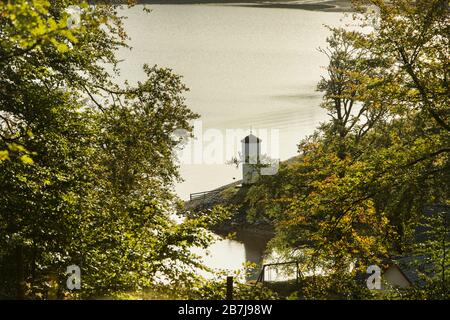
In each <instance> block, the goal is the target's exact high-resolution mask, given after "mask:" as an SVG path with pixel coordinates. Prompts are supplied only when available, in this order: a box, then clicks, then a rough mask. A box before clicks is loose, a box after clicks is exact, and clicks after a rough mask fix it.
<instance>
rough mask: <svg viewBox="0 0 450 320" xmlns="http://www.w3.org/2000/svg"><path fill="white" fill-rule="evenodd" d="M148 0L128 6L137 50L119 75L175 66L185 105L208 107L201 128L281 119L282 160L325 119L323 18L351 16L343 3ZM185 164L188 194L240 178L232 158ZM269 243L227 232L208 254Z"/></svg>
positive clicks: (226, 260)
mask: <svg viewBox="0 0 450 320" xmlns="http://www.w3.org/2000/svg"><path fill="white" fill-rule="evenodd" d="M151 9H152V10H153V11H152V13H150V14H147V13H145V12H143V11H142V7H141V6H136V7H133V8H131V9H125V10H124V12H125V15H126V16H128V19H127V21H126V23H125V25H126V30H127V32H128V33H129V35H130V37H131V46H132V47H133V50H132V51H128V50H122V51H121V52H120V58H122V59H124V62H123V63H122V75H121V77H122V78H123V79H128V80H130V82H135V81H137V80H142V79H143V78H144V74H143V72H142V65H143V64H144V63H148V64H150V65H153V64H157V65H159V66H163V67H169V68H171V69H173V71H174V72H175V73H177V74H180V75H182V76H183V77H184V78H183V79H184V82H185V84H186V85H187V86H188V87H189V88H190V92H189V93H188V94H187V95H186V98H187V105H188V106H189V107H190V108H191V109H192V110H193V111H195V112H197V113H199V114H200V115H201V120H202V126H203V130H207V129H209V128H214V129H218V130H220V131H221V132H223V133H225V130H226V129H243V130H247V131H248V130H249V128H253V130H254V131H255V132H256V133H257V132H258V130H259V129H266V130H271V129H277V130H279V140H278V141H277V142H278V147H279V157H278V158H280V159H281V160H284V159H287V158H289V157H291V156H293V155H295V154H296V151H297V146H296V145H297V144H298V142H299V141H300V140H301V139H302V138H304V137H305V136H306V135H309V134H311V133H312V132H313V131H314V128H316V127H317V125H318V124H319V123H320V122H321V121H323V120H325V119H326V112H325V111H324V110H322V109H321V108H319V104H320V101H321V95H320V93H317V92H316V91H315V88H316V84H317V82H318V81H319V80H320V76H321V75H322V74H324V73H325V70H324V66H326V65H327V59H326V57H325V56H324V55H323V54H321V53H319V52H318V51H317V48H318V47H325V46H326V42H325V39H326V37H327V35H328V34H329V31H328V30H327V29H326V28H325V27H324V25H325V24H326V25H330V26H337V25H343V24H344V22H343V21H342V19H343V18H344V15H343V14H342V13H330V12H314V11H305V10H297V9H269V8H249V7H238V6H224V5H153V6H151ZM263 140H264V139H263ZM263 144H264V141H263ZM239 147H240V146H239ZM225 160H229V159H225ZM181 174H182V176H183V178H184V180H185V181H184V182H183V183H179V184H177V185H176V191H177V193H178V195H179V196H180V197H181V198H182V199H188V198H189V194H190V193H194V192H200V191H205V190H211V189H214V188H217V187H219V186H221V185H224V184H226V183H230V182H232V181H233V178H235V179H240V178H241V172H240V170H239V169H236V168H235V167H234V166H231V165H226V164H204V163H203V164H189V165H183V164H182V165H181ZM255 244H257V245H255ZM264 247H265V241H264V240H261V239H255V238H252V236H250V235H249V236H248V237H244V238H241V239H240V241H232V240H222V241H219V242H217V243H216V244H214V245H213V246H212V247H211V248H210V252H211V254H210V255H209V256H206V258H205V261H206V263H207V264H208V265H210V266H212V267H217V268H227V269H238V268H239V267H240V266H241V265H242V263H243V262H244V261H245V260H252V261H255V260H260V258H261V255H262V253H263V251H264ZM202 254H204V253H202ZM249 258H250V259H249Z"/></svg>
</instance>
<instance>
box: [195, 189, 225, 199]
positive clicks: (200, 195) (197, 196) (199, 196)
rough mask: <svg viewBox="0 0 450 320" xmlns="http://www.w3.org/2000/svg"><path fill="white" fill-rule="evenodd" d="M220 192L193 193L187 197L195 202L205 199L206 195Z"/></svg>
mask: <svg viewBox="0 0 450 320" xmlns="http://www.w3.org/2000/svg"><path fill="white" fill-rule="evenodd" d="M220 191H221V190H210V191H202V192H195V193H191V194H190V195H189V199H190V200H195V199H198V198H202V197H203V199H204V198H205V197H206V195H208V194H212V193H219V192H220Z"/></svg>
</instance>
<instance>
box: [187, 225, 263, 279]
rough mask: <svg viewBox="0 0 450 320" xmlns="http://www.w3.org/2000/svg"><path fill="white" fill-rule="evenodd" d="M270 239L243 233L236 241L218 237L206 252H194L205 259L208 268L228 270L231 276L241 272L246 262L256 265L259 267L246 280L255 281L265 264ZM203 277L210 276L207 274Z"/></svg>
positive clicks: (238, 235) (239, 234)
mask: <svg viewBox="0 0 450 320" xmlns="http://www.w3.org/2000/svg"><path fill="white" fill-rule="evenodd" d="M269 239H270V237H268V236H261V235H256V234H254V233H247V232H244V233H243V232H241V233H238V234H237V236H236V238H235V239H234V240H230V239H224V238H221V237H219V236H218V240H217V241H216V242H215V243H214V244H212V245H211V246H210V247H209V249H208V250H207V251H206V252H205V251H203V250H198V249H197V250H194V252H195V253H197V254H199V255H201V256H202V257H203V261H204V263H205V265H206V266H208V267H210V268H213V269H215V270H227V271H228V272H229V273H230V274H231V273H232V272H234V271H237V270H241V269H242V267H243V265H244V264H245V263H246V262H252V263H256V264H257V265H258V267H257V268H256V269H255V270H254V272H252V273H251V275H250V276H249V277H247V279H246V280H255V279H256V278H257V276H258V273H259V269H260V268H259V267H260V266H261V264H262V262H263V259H264V254H265V250H266V245H267V242H268V241H269ZM202 275H204V276H206V277H208V276H209V275H208V274H207V273H205V272H203V273H202Z"/></svg>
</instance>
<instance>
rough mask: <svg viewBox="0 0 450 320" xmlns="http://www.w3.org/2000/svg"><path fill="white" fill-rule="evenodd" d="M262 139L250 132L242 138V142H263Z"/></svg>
mask: <svg viewBox="0 0 450 320" xmlns="http://www.w3.org/2000/svg"><path fill="white" fill-rule="evenodd" d="M261 141H262V140H261V139H260V138H258V137H257V136H255V135H253V134H251V133H250V134H249V135H248V136H246V137H245V138H244V139H242V140H241V142H245V143H255V142H261Z"/></svg>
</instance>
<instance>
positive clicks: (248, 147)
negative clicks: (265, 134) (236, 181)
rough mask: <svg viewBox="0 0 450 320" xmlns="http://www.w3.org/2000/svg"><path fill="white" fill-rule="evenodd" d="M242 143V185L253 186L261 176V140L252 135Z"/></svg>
mask: <svg viewBox="0 0 450 320" xmlns="http://www.w3.org/2000/svg"><path fill="white" fill-rule="evenodd" d="M241 142H242V155H243V163H242V184H252V183H254V182H256V181H257V180H258V178H259V176H260V156H261V148H260V144H261V139H259V138H258V137H256V136H254V135H253V134H252V133H250V134H249V135H248V136H246V137H245V138H244V139H242V140H241Z"/></svg>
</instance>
